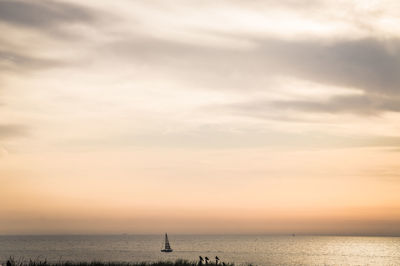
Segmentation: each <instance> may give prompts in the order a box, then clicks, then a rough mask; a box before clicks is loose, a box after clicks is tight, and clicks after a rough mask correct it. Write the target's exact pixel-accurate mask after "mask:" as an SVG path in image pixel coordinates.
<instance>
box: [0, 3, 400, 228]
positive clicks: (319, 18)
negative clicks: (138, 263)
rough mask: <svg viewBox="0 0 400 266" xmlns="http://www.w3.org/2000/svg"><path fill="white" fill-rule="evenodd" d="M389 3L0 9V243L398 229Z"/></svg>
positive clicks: (398, 126)
mask: <svg viewBox="0 0 400 266" xmlns="http://www.w3.org/2000/svg"><path fill="white" fill-rule="evenodd" d="M399 24H400V2H399V1H396V0H393V1H390V0H382V1H373V0H371V1H366V0H362V1H361V0H360V1H349V0H335V1H328V0H302V1H295V0H282V1H269V0H266V1H253V0H252V1H244V0H233V1H223V0H222V1H211V0H204V1H186V0H185V1H179V0H176V1H153V0H149V1H134V0H132V1H131V0H129V1H128V0H113V1H98V0H87V1H78V0H71V1H53V0H43V1H28V0H26V1H24V0H15V1H14V0H13V1H11V0H0V31H1V32H2V34H1V36H0V114H1V115H0V234H69V233H71V234H81V233H82V234H114V233H116V234H119V233H129V234H148V233H151V234H158V233H164V232H169V233H184V234H203V233H212V234H214V233H215V234H225V233H235V234H242V233H243V234H253V233H254V234H258V233H263V234H288V233H290V234H291V233H299V234H357V235H400V228H399V226H398V224H399V223H400V193H399V191H400V123H399V122H400V87H399V85H400V28H399V27H398V25H399Z"/></svg>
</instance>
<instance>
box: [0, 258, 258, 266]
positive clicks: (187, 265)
mask: <svg viewBox="0 0 400 266" xmlns="http://www.w3.org/2000/svg"><path fill="white" fill-rule="evenodd" d="M195 265H200V264H199V263H198V262H195V261H188V260H176V261H159V262H100V261H92V262H69V261H63V262H62V261H60V262H55V263H54V262H48V261H46V260H44V261H36V260H29V261H22V260H20V261H16V260H15V259H13V258H10V259H9V260H8V261H7V263H6V265H4V266H195ZM202 265H205V263H204V262H203V264H202ZM207 265H216V264H215V263H214V262H209V263H208V264H207ZM218 265H225V266H235V264H233V263H225V262H220V263H218ZM248 266H251V264H249V265H248Z"/></svg>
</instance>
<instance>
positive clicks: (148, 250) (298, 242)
mask: <svg viewBox="0 0 400 266" xmlns="http://www.w3.org/2000/svg"><path fill="white" fill-rule="evenodd" d="M168 237H169V240H170V244H171V247H172V248H173V249H174V251H173V252H171V253H162V252H160V250H161V248H162V247H163V241H164V235H162V234H160V235H127V234H123V235H43V236H41V235H35V236H0V264H3V265H4V263H5V262H6V261H7V259H8V258H9V257H14V259H15V260H17V261H28V260H29V259H32V260H38V261H39V260H41V261H43V260H47V261H48V262H59V261H76V262H78V261H88V262H90V261H101V262H109V261H113V262H141V261H148V262H152V261H170V260H176V259H187V260H190V261H197V260H198V258H199V256H202V257H203V258H204V257H208V258H210V259H211V260H214V258H215V257H216V256H218V257H219V258H220V260H221V261H224V262H233V263H235V265H248V264H249V263H251V264H253V265H400V237H376V236H372V237H367V236H297V235H296V236H292V235H286V236H269V235H174V234H169V235H168Z"/></svg>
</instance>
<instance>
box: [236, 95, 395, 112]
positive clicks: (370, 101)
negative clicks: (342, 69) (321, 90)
mask: <svg viewBox="0 0 400 266" xmlns="http://www.w3.org/2000/svg"><path fill="white" fill-rule="evenodd" d="M232 107H233V108H234V109H236V110H241V112H242V113H246V111H247V112H254V113H262V112H263V111H265V112H266V111H272V110H281V111H303V112H317V113H319V112H321V113H331V114H335V113H354V114H359V115H377V114H379V113H381V112H386V111H388V112H400V98H391V97H385V96H382V95H370V94H367V95H351V96H334V97H331V98H329V99H328V100H326V101H323V100H320V101H311V100H310V101H308V100H286V101H268V100H265V101H254V102H249V103H243V104H234V105H232Z"/></svg>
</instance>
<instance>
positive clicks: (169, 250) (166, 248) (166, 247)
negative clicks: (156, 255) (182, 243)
mask: <svg viewBox="0 0 400 266" xmlns="http://www.w3.org/2000/svg"><path fill="white" fill-rule="evenodd" d="M172 251H173V249H172V248H171V246H170V245H169V241H168V235H167V233H165V247H164V249H162V250H161V252H172Z"/></svg>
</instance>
